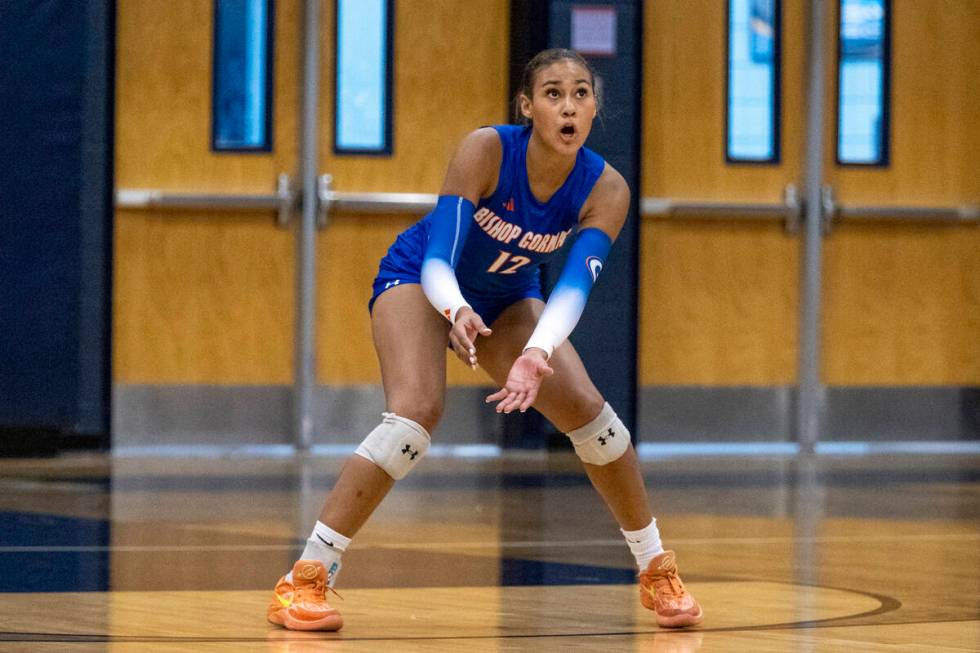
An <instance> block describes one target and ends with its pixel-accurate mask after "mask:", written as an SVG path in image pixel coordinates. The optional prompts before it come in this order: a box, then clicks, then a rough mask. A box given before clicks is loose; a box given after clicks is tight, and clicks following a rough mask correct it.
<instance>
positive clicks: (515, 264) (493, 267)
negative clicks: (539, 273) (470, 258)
mask: <svg viewBox="0 0 980 653" xmlns="http://www.w3.org/2000/svg"><path fill="white" fill-rule="evenodd" d="M530 262H531V259H529V258H528V257H526V256H515V255H513V254H511V253H510V252H505V251H503V250H500V256H498V257H497V260H496V261H494V262H493V263H491V264H490V267H488V268H487V272H496V273H499V274H514V273H515V272H517V270H518V268H520V267H521V266H524V265H527V264H528V263H530ZM506 264H509V265H508V267H506V268H504V269H503V270H501V269H500V268H502V267H504V265H506Z"/></svg>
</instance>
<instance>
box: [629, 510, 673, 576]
mask: <svg viewBox="0 0 980 653" xmlns="http://www.w3.org/2000/svg"><path fill="white" fill-rule="evenodd" d="M619 530H620V532H621V533H622V534H623V537H625V538H626V544H627V545H628V546H629V548H630V551H632V552H633V557H634V558H636V566H637V567H639V568H640V571H645V570H646V568H647V565H648V564H650V561H651V560H653V559H654V558H655V557H657V556H658V555H660V554H661V553H663V552H664V546H663V544H661V543H660V531H659V530H657V519H656V518H654V519H653V521H652V522H650V525H649V526H647V527H646V528H641V529H640V530H638V531H624V530H623V529H619Z"/></svg>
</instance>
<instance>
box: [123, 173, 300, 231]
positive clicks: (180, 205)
mask: <svg viewBox="0 0 980 653" xmlns="http://www.w3.org/2000/svg"><path fill="white" fill-rule="evenodd" d="M298 201H299V195H298V194H297V193H296V191H294V190H293V188H292V184H291V183H290V180H289V175H287V174H285V173H283V174H281V175H279V178H278V179H277V181H276V192H274V193H264V194H263V193H251V194H245V193H184V192H177V191H163V190H150V189H142V188H122V189H119V190H117V191H116V197H115V202H116V208H117V209H170V210H174V211H213V210H218V211H265V210H268V211H275V212H276V224H278V225H279V226H280V227H285V226H287V225H288V224H289V220H290V218H291V217H292V213H293V211H294V210H295V208H296V207H297V204H298Z"/></svg>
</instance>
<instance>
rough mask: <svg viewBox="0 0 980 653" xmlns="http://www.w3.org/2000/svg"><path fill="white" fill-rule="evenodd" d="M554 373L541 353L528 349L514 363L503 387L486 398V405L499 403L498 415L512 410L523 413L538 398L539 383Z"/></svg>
mask: <svg viewBox="0 0 980 653" xmlns="http://www.w3.org/2000/svg"><path fill="white" fill-rule="evenodd" d="M554 373H555V371H554V370H553V369H551V367H549V366H548V361H547V359H546V358H545V353H544V352H543V351H541V350H540V349H529V350H528V351H526V352H524V353H523V354H521V355H520V356H519V357H518V358H517V360H515V361H514V364H513V365H512V366H511V368H510V373H509V374H507V383H506V384H505V385H504V387H503V388H501V389H500V390H498V391H497V392H495V393H493V394H492V395H490V396H489V397H487V399H486V401H487V403H488V404H489V403H492V402H494V401H499V402H500V403H498V404H497V412H498V413H510V412H513V411H514V410H520V411H521V412H522V413H523V412H524V411H526V410H527V409H528V408H530V407H531V404H533V403H534V400H535V399H537V398H538V389H539V388H540V387H541V382H542V381H544V379H545V377H547V376H551V375H552V374H554Z"/></svg>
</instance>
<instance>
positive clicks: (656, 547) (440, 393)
mask: <svg viewBox="0 0 980 653" xmlns="http://www.w3.org/2000/svg"><path fill="white" fill-rule="evenodd" d="M517 103H518V110H519V112H520V115H521V117H522V118H523V119H524V121H525V123H526V124H525V126H523V127H520V126H510V125H506V126H496V127H485V128H482V129H478V130H476V131H474V132H472V133H470V134H469V135H468V136H467V137H466V138H464V139H463V141H462V143H461V144H460V146H459V148H458V150H457V151H456V153H455V155H454V157H453V159H452V161H451V163H450V165H449V170H448V172H447V174H446V178H445V181H444V183H443V186H442V189H441V191H440V194H439V200H438V203H437V206H436V208H435V209H434V210H433V211H432V212H431V213H430V214H428V215H427V216H425V217H424V218H423V219H422V220H420V221H419V222H418V223H416V224H415V225H414V226H412V227H411V228H409V229H408V230H406V231H405V232H404V233H402V234H401V235H399V236H398V238H397V240H396V241H395V243H394V244H393V245H392V246H391V248H390V249H389V250H388V253H387V255H386V256H385V257H384V259H383V260H382V261H381V265H380V270H379V273H378V276H377V278H376V280H375V282H374V294H373V296H372V298H371V302H370V305H369V306H370V309H371V314H372V329H373V335H374V344H375V348H376V350H377V353H378V358H379V360H380V363H381V376H382V383H383V385H384V392H385V400H386V406H387V412H385V413H384V414H383V421H382V422H381V424H379V425H378V426H377V428H375V429H374V430H373V431H371V433H370V434H368V436H367V437H366V438H365V439H364V441H363V442H362V443H361V445H360V446H359V447H358V448H357V451H356V453H355V455H353V456H351V458H350V459H349V460H348V461H347V462H346V463H345V465H344V467H343V469H342V470H341V473H340V476H339V478H338V479H337V482H336V484H335V485H334V487H333V489H332V490H331V492H330V493H329V495H328V497H327V500H326V502H325V505H324V507H323V510H322V512H321V513H320V518H319V521H318V522H317V524H316V526H315V528H314V530H313V532H312V533H311V534H310V538H309V540H308V541H307V544H306V549H305V550H304V551H303V554H302V556H301V558H300V560H299V561H298V562H296V563H295V565H294V566H293V569H292V571H291V572H289V573H288V574H286V575H285V576H284V577H283V578H281V579H280V580H279V582H278V583H277V585H276V588H275V593H274V596H273V599H272V602H271V604H270V606H269V609H268V619H269V621H271V622H272V623H275V624H279V625H281V626H284V627H286V628H289V629H295V630H338V629H340V627H341V626H342V625H343V619H342V617H341V615H340V613H339V612H338V611H337V610H336V609H335V608H333V607H331V606H330V605H329V603H328V601H327V599H326V592H327V589H328V588H329V587H332V585H333V583H334V581H335V580H336V576H337V572H338V571H339V570H340V560H341V555H342V554H343V552H344V550H345V549H346V548H347V547H348V546H349V545H350V542H351V538H352V537H353V536H354V535H355V534H356V533H357V531H358V530H359V529H360V528H361V526H362V525H363V524H364V523H365V521H366V520H367V519H368V517H369V516H370V515H371V513H372V512H373V511H374V509H375V508H376V507H377V506H378V504H379V503H380V502H381V500H382V499H383V498H384V497H385V495H386V494H387V493H388V491H389V490H391V488H392V486H393V485H394V483H395V481H396V480H399V479H401V478H403V477H404V476H405V475H406V474H408V472H409V471H410V470H411V469H412V468H413V467H414V466H415V465H416V464H417V463H418V462H419V460H420V459H421V458H422V456H423V455H424V454H425V452H426V450H427V449H428V447H429V440H430V438H429V433H430V432H431V431H432V429H434V428H435V426H436V424H437V423H438V421H439V418H440V416H441V413H442V408H443V401H444V395H445V389H446V378H445V356H446V349H447V342H448V344H449V345H450V346H451V347H452V350H453V351H454V352H455V354H456V355H457V356H458V357H459V358H460V359H461V360H462V361H463V362H464V363H466V364H467V365H470V366H472V367H474V368H475V367H476V366H477V365H479V366H481V367H482V368H483V369H484V370H486V371H487V372H488V373H489V375H490V377H491V378H492V379H493V380H494V382H495V383H496V384H498V385H499V387H500V390H498V391H497V392H495V393H493V394H491V395H490V396H489V397H487V402H488V403H489V402H492V403H495V404H496V406H495V407H496V410H497V412H503V413H510V412H512V411H515V410H519V411H521V412H523V411H526V410H527V409H528V408H529V407H530V406H532V405H533V406H534V407H535V408H536V409H537V410H538V411H540V412H541V413H542V414H543V415H544V416H545V417H547V418H548V420H549V421H551V423H552V424H554V425H555V426H556V427H557V428H559V429H560V430H562V431H563V432H564V433H566V434H567V436H568V438H569V439H570V440H571V442H572V446H573V447H574V450H575V452H576V453H577V454H578V456H579V458H581V459H582V461H583V463H584V467H585V471H586V473H587V475H588V477H589V479H590V480H591V481H592V484H593V485H594V487H595V488H596V490H597V491H598V492H599V494H600V495H601V497H602V498H603V500H604V501H605V503H606V505H607V506H608V507H609V509H610V511H611V512H612V514H613V515H614V517H615V518H616V521H617V522H618V523H619V525H620V527H621V530H622V532H623V535H624V537H625V538H626V542H627V545H628V546H629V548H630V550H631V551H632V553H633V555H634V556H635V558H636V563H637V566H638V568H639V571H640V573H639V584H640V598H641V601H642V603H643V605H644V606H646V607H647V608H649V609H651V610H653V611H654V612H655V613H656V620H657V623H658V624H660V625H661V626H665V627H683V626H691V625H695V624H697V623H700V621H701V619H702V610H701V607H700V606H699V605H698V603H697V601H695V600H694V598H693V597H692V596H691V594H690V593H689V592H687V591H686V590H685V588H684V585H683V583H682V582H681V579H680V577H679V576H678V574H677V566H676V563H675V559H674V554H673V552H672V551H665V550H664V548H663V546H662V544H661V541H660V535H659V532H658V530H657V523H656V520H655V519H654V518H653V515H652V514H651V510H650V505H649V501H648V498H647V494H646V489H645V487H644V483H643V478H642V476H641V475H640V469H639V464H638V461H637V456H636V452H635V451H634V450H633V446H632V444H631V443H630V434H629V431H628V430H627V429H626V427H625V426H624V425H623V423H622V422H621V421H620V419H619V418H618V417H617V416H616V413H615V411H614V410H613V408H612V407H611V406H610V405H609V404H608V403H606V402H605V401H604V399H603V397H602V395H601V394H600V393H599V391H598V390H597V389H596V388H595V386H594V385H593V384H592V381H591V380H590V379H589V375H588V373H587V372H586V370H585V367H584V366H583V364H582V361H581V360H580V359H579V357H578V354H577V353H576V352H575V349H574V347H573V346H572V345H571V343H569V342H568V341H567V337H568V335H569V334H570V333H571V332H572V330H573V328H574V327H575V325H576V323H577V322H578V319H579V317H580V316H581V314H582V311H583V310H584V308H585V303H586V299H587V298H588V295H589V292H590V290H591V288H592V285H593V284H594V283H595V282H596V280H597V279H598V277H599V274H600V272H601V270H602V266H603V262H604V261H605V259H606V256H607V255H608V253H609V250H610V247H611V246H612V243H613V241H614V240H615V239H616V237H617V235H618V234H619V231H620V229H621V228H622V226H623V223H624V221H625V220H626V215H627V212H628V209H629V204H630V195H629V188H628V187H627V184H626V182H625V180H624V179H623V177H622V176H621V175H620V174H619V173H618V172H617V171H616V170H615V169H613V167H612V166H610V165H609V164H607V163H606V162H605V161H603V159H602V158H601V157H599V156H598V155H597V154H595V153H594V152H592V151H590V150H588V149H587V148H585V147H584V146H583V144H584V143H585V140H586V138H588V136H589V132H590V130H591V128H592V121H593V120H594V119H595V117H596V114H597V112H598V100H597V97H596V92H595V78H594V74H593V72H592V70H591V68H590V66H589V65H588V63H587V62H586V61H585V60H584V59H582V57H581V56H579V55H578V54H577V53H575V52H573V51H571V50H564V49H554V50H546V51H544V52H541V53H539V54H538V55H537V56H535V57H534V58H533V59H532V60H531V61H530V62H528V64H527V66H526V68H525V71H524V78H523V82H522V87H521V91H520V94H519V95H518V99H517ZM562 247H570V248H571V251H570V254H569V257H568V259H567V262H566V264H565V266H564V268H563V270H562V273H561V275H560V278H559V280H558V282H557V284H556V286H555V288H554V290H553V291H552V292H551V295H550V296H549V298H548V301H547V302H545V301H544V298H543V295H542V292H541V286H540V281H539V267H540V266H541V264H542V263H544V262H545V261H547V260H548V259H549V258H551V257H552V256H553V255H554V253H555V252H556V251H558V250H559V249H561V248H562Z"/></svg>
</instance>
